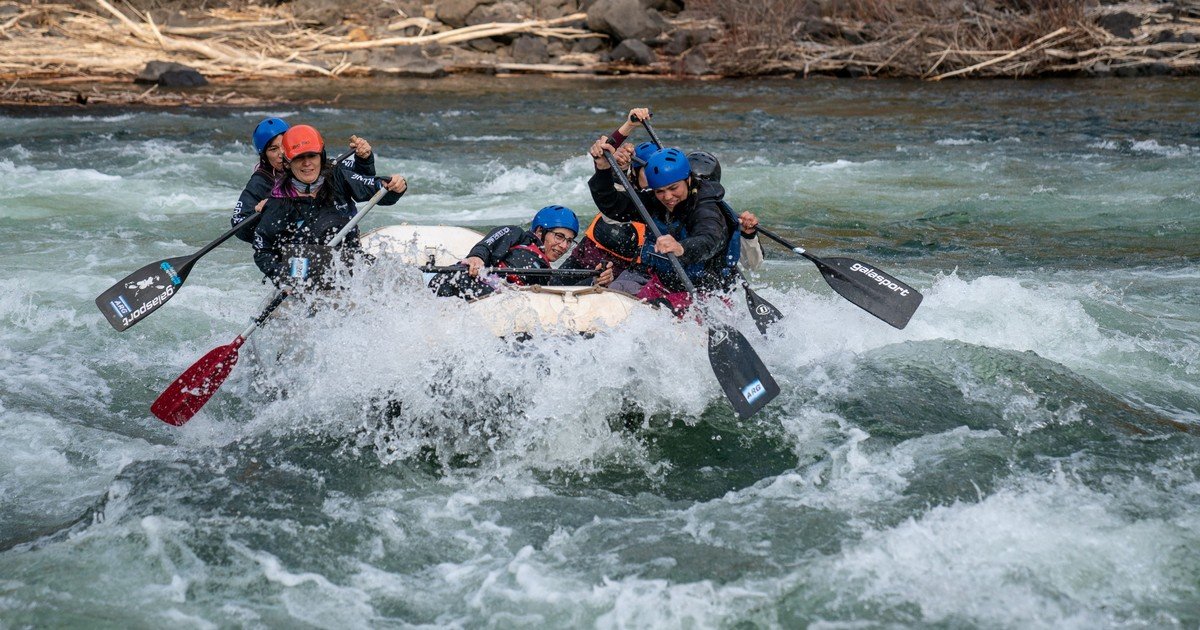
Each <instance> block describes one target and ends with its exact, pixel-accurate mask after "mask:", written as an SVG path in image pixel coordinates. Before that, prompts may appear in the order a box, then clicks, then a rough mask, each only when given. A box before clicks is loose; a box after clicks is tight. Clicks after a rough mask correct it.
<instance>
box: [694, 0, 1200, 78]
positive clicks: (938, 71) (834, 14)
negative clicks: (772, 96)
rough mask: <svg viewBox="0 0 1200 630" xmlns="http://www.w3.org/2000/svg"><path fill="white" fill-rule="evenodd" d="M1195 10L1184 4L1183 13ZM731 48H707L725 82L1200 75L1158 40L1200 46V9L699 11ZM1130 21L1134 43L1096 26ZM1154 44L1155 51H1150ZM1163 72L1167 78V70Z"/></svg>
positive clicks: (885, 2)
mask: <svg viewBox="0 0 1200 630" xmlns="http://www.w3.org/2000/svg"><path fill="white" fill-rule="evenodd" d="M1185 4H1186V3H1185ZM688 7H689V9H693V10H696V11H698V12H700V14H701V15H706V16H708V17H712V18H716V19H717V20H719V21H720V22H721V23H723V24H724V25H725V29H726V30H725V32H726V36H725V37H724V38H723V39H721V40H719V41H717V42H714V43H711V44H708V45H707V47H706V53H707V54H708V58H709V60H710V63H711V64H712V66H713V67H714V68H715V69H716V70H717V71H719V72H721V73H722V74H726V75H735V76H736V75H761V74H772V73H798V74H803V75H809V74H813V73H823V74H839V75H852V76H858V75H868V76H891V77H924V78H928V79H941V78H947V77H950V76H979V77H1022V76H1031V75H1045V74H1055V73H1072V72H1080V71H1089V70H1093V69H1097V68H1101V67H1105V68H1118V69H1119V68H1122V67H1146V66H1149V65H1152V64H1158V65H1160V66H1166V67H1167V68H1168V69H1169V70H1173V71H1175V72H1179V73H1194V72H1196V71H1197V70H1198V69H1200V45H1197V44H1186V43H1179V42H1165V43H1154V41H1151V38H1152V37H1153V35H1154V33H1155V32H1156V30H1159V31H1161V30H1163V29H1164V28H1166V27H1164V26H1162V24H1164V23H1170V26H1171V28H1172V29H1173V33H1174V34H1176V35H1178V34H1179V33H1183V32H1188V33H1194V34H1195V35H1196V40H1198V41H1200V24H1198V23H1196V21H1195V20H1194V19H1192V18H1189V17H1187V16H1188V15H1190V14H1191V13H1192V12H1193V11H1200V8H1190V7H1184V6H1175V5H1172V4H1163V3H1159V4H1152V3H1126V4H1123V5H1106V6H1103V7H1101V6H1099V4H1098V2H1097V0H825V1H823V2H821V1H818V0H800V1H796V0H743V1H740V2H736V3H726V2H723V1H722V0H692V1H691V2H689V4H688ZM1117 11H1123V12H1127V13H1130V14H1132V15H1135V16H1138V17H1139V18H1140V19H1141V20H1142V23H1143V26H1142V27H1141V28H1140V29H1139V30H1140V33H1139V34H1138V35H1137V36H1136V37H1135V39H1134V40H1133V41H1129V40H1122V39H1119V38H1117V37H1115V36H1113V35H1112V34H1111V33H1109V32H1108V31H1105V30H1104V29H1102V28H1100V27H1099V26H1098V25H1097V21H1096V18H1097V17H1098V16H1099V15H1102V14H1105V13H1113V12H1117ZM1142 40H1147V41H1142ZM1160 69H1161V68H1160Z"/></svg>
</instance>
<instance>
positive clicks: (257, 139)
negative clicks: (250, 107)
mask: <svg viewBox="0 0 1200 630" xmlns="http://www.w3.org/2000/svg"><path fill="white" fill-rule="evenodd" d="M289 128H290V126H289V125H288V124H287V121H285V120H284V119H282V118H264V119H263V121H262V122H260V123H258V126H257V127H255V128H254V135H253V136H252V138H253V139H254V150H255V151H258V152H259V153H262V152H263V151H264V150H265V149H266V148H267V145H268V144H271V141H272V140H274V139H275V136H278V135H279V134H281V133H283V132H285V131H287V130H288V129H289Z"/></svg>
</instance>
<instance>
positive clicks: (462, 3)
mask: <svg viewBox="0 0 1200 630" xmlns="http://www.w3.org/2000/svg"><path fill="white" fill-rule="evenodd" d="M495 2H496V0H439V2H438V3H437V4H435V5H434V7H435V11H436V13H435V15H436V17H437V19H438V20H439V21H441V22H444V23H446V24H447V25H449V26H452V27H454V28H462V27H464V26H466V25H467V16H468V15H470V14H471V12H472V11H474V10H475V9H476V8H478V7H479V6H481V5H488V4H494V3H495Z"/></svg>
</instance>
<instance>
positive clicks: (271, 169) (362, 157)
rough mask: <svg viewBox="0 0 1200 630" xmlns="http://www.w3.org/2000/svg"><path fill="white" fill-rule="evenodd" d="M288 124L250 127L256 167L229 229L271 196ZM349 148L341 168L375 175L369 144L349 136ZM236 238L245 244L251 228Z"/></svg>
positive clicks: (281, 172)
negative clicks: (252, 130) (256, 159)
mask: <svg viewBox="0 0 1200 630" xmlns="http://www.w3.org/2000/svg"><path fill="white" fill-rule="evenodd" d="M290 128H291V125H289V124H288V123H287V121H286V120H284V119H282V118H264V119H263V120H262V121H260V122H259V123H258V124H257V125H255V126H254V132H253V133H251V134H250V142H251V144H253V145H254V151H255V152H256V153H258V164H256V165H255V166H254V172H253V173H251V174H250V181H248V182H246V187H245V188H243V189H242V194H241V195H239V196H238V200H237V203H236V204H234V205H233V215H232V216H231V217H230V218H229V226H230V227H236V226H237V225H239V224H240V223H242V222H243V221H245V220H246V219H248V218H250V217H251V216H252V215H253V214H254V213H255V212H262V207H263V200H265V199H266V198H267V197H268V196H270V194H271V189H272V188H274V186H275V181H276V180H278V179H280V178H281V177H283V175H284V166H283V134H284V133H285V132H286V131H287V130H288V129H290ZM350 148H351V149H353V150H354V155H352V156H349V157H347V158H346V159H345V160H344V161H343V162H342V166H344V167H346V168H348V169H350V170H351V171H353V172H355V173H358V174H360V175H365V176H367V177H374V176H375V154H374V153H372V151H371V143H369V142H367V141H366V140H364V139H362V138H359V137H358V136H350ZM237 237H238V238H240V239H242V240H243V241H246V242H248V243H249V242H251V241H253V240H254V226H253V225H249V226H246V227H245V228H243V229H241V230H239V231H238V233H237Z"/></svg>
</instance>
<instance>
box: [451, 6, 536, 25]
mask: <svg viewBox="0 0 1200 630" xmlns="http://www.w3.org/2000/svg"><path fill="white" fill-rule="evenodd" d="M531 17H532V11H531V10H530V8H529V5H527V4H525V3H523V2H522V3H517V2H507V1H501V2H496V3H494V4H481V5H479V6H477V7H475V9H474V10H473V11H471V12H470V13H469V14H467V26H475V25H476V24H490V23H492V22H524V21H525V20H528V19H530V18H531Z"/></svg>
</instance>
